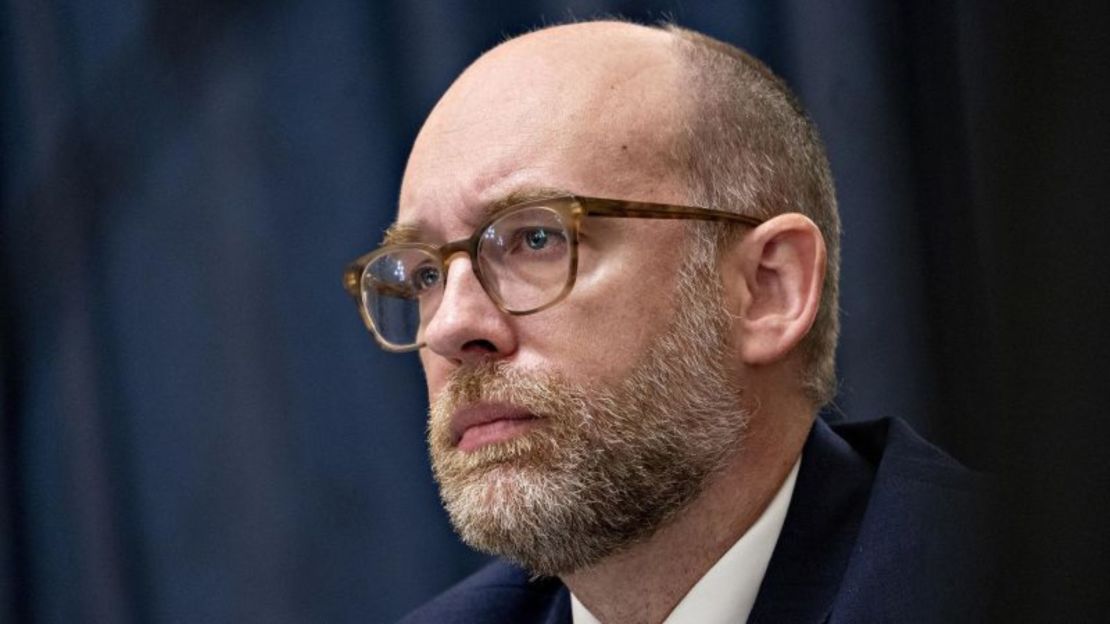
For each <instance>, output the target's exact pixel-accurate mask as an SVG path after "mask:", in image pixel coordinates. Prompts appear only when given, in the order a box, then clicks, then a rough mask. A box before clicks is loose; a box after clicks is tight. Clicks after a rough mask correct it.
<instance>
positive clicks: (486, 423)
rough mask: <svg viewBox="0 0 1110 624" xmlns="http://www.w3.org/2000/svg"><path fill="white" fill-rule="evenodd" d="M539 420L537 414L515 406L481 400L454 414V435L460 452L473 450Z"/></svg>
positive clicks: (500, 439)
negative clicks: (481, 401) (482, 401)
mask: <svg viewBox="0 0 1110 624" xmlns="http://www.w3.org/2000/svg"><path fill="white" fill-rule="evenodd" d="M538 420H539V418H538V417H537V416H536V415H535V414H533V413H531V412H529V411H528V410H526V409H522V408H519V407H516V406H514V405H507V404H504V403H477V404H474V405H470V406H467V407H464V408H462V409H460V410H459V411H457V412H455V414H454V415H453V416H452V417H451V438H452V442H454V443H455V446H456V447H457V448H458V449H459V450H460V451H464V452H465V451H472V450H475V449H477V448H480V447H482V446H485V445H487V444H492V443H494V442H500V441H503V440H507V439H509V438H512V437H514V436H516V435H519V434H521V433H523V432H524V431H526V430H527V429H528V428H530V427H532V426H533V425H535V423H536V422H537V421H538Z"/></svg>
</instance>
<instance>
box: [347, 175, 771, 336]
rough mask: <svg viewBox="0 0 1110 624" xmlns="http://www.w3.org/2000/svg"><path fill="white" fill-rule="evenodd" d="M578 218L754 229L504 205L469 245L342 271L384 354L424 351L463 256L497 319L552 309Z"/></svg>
mask: <svg viewBox="0 0 1110 624" xmlns="http://www.w3.org/2000/svg"><path fill="white" fill-rule="evenodd" d="M583 217H621V218H636V219H696V220H700V221H718V222H726V223H736V224H740V225H745V226H748V227H755V226H757V225H759V224H760V223H762V222H763V220H762V219H758V218H756V217H749V216H746V215H739V214H734V213H731V212H723V211H720V210H710V209H707V208H695V207H692V206H672V205H668V204H653V203H647V202H633V201H623V200H618V199H600V198H597V197H578V196H574V195H564V196H560V197H551V198H547V199H538V200H532V201H526V202H523V203H519V204H515V205H512V206H509V207H508V208H506V209H504V210H501V211H499V212H497V213H496V214H494V215H493V216H491V217H490V218H489V219H487V220H486V221H485V222H484V223H483V224H482V225H480V226H478V228H477V229H476V230H475V231H474V234H473V235H472V236H471V237H470V238H466V239H462V240H457V241H451V242H449V243H445V244H443V245H429V244H425V243H399V244H393V245H384V246H382V247H379V248H378V249H376V250H375V251H372V252H370V253H368V254H366V255H365V256H362V257H360V258H359V259H357V260H355V261H354V262H352V263H351V264H349V265H348V266H347V268H346V270H345V271H344V272H343V286H344V288H345V289H346V290H347V292H348V293H349V294H350V295H351V296H352V297H354V299H355V301H356V302H357V303H358V306H359V313H360V314H361V315H362V320H363V322H364V323H366V327H367V328H368V329H369V330H370V332H371V333H372V334H373V335H374V338H376V339H377V341H378V343H379V344H380V345H381V346H382V348H384V349H385V350H387V351H393V352H398V353H400V352H404V351H413V350H416V349H419V348H421V347H423V346H424V329H425V328H426V327H427V324H428V321H430V320H431V318H432V316H434V315H435V312H436V310H437V309H438V308H439V303H440V300H441V299H442V297H443V288H444V283H445V280H446V277H447V266H448V262H449V261H450V260H451V258H453V257H454V256H455V255H457V254H466V255H467V256H468V257H469V258H470V266H471V267H473V269H474V275H475V276H476V277H477V278H478V283H479V284H481V285H482V288H483V289H484V290H485V292H486V294H487V295H489V298H490V299H491V300H492V301H493V302H494V304H496V305H497V307H498V308H499V309H501V310H502V311H503V312H506V313H508V314H513V315H524V314H533V313H535V312H539V311H541V310H546V309H547V308H549V307H551V306H553V305H555V304H556V303H558V302H559V301H561V300H562V299H563V298H564V297H566V296H567V294H568V293H569V292H570V290H571V288H573V287H574V280H575V277H576V275H577V273H578V227H579V223H580V222H581V220H582V218H583Z"/></svg>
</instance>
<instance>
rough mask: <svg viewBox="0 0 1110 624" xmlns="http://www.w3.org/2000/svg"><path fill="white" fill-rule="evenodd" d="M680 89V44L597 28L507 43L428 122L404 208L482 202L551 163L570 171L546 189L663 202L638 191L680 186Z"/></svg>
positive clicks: (554, 31)
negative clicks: (527, 170)
mask: <svg viewBox="0 0 1110 624" xmlns="http://www.w3.org/2000/svg"><path fill="white" fill-rule="evenodd" d="M682 81H683V72H682V67H681V63H680V60H679V58H678V56H677V55H676V53H675V49H674V45H673V35H671V34H670V33H668V32H666V31H663V30H659V29H655V28H648V27H644V26H638V25H634V24H627V23H622V22H590V23H582V24H571V25H565V26H557V27H552V28H548V29H545V30H540V31H536V32H532V33H529V34H526V35H523V36H520V37H517V38H515V39H512V40H510V41H507V42H505V43H503V44H501V45H499V46H497V47H496V48H494V49H493V50H490V51H489V52H487V53H486V54H484V55H483V56H482V57H481V58H479V59H478V60H477V61H475V62H474V64H472V65H471V66H470V67H469V68H468V69H467V70H466V71H465V72H464V73H463V74H462V75H461V76H460V77H459V78H458V79H457V80H456V81H455V83H454V84H453V85H451V88H450V89H448V91H447V93H446V94H444V96H443V98H442V99H441V100H440V102H439V103H438V104H437V105H436V107H435V109H434V110H433V111H432V113H431V115H430V116H429V117H428V120H427V122H426V123H425V125H424V127H423V129H422V130H421V132H420V135H419V137H418V138H417V141H416V143H415V145H414V147H413V151H412V154H411V156H410V160H409V164H408V168H407V170H406V174H405V180H404V184H403V187H402V198H401V200H402V207H404V206H405V205H406V204H411V203H421V202H427V201H432V202H442V201H452V202H464V203H471V202H475V201H482V200H484V199H486V198H488V196H489V195H490V194H491V193H496V192H498V191H499V190H500V189H498V188H493V189H491V188H490V187H491V186H493V187H496V186H498V184H499V181H502V182H503V181H504V180H505V178H507V177H513V176H514V175H519V171H518V170H519V169H520V167H521V165H522V164H523V165H525V166H529V165H530V166H533V167H535V166H547V165H553V164H554V163H553V161H554V160H560V161H561V162H563V163H564V164H568V165H570V166H569V167H567V168H565V169H564V170H563V172H562V173H559V174H557V175H554V176H553V177H548V178H547V179H546V180H544V181H543V182H542V183H543V184H544V185H546V186H556V187H559V188H567V189H573V190H575V191H576V192H579V193H583V194H587V193H589V194H595V195H601V196H637V195H639V196H644V194H645V193H647V192H652V191H655V190H658V189H655V188H640V187H642V185H643V184H644V182H645V180H651V181H652V185H653V186H657V185H658V184H668V185H672V186H673V185H675V182H676V180H675V178H676V176H675V175H673V169H674V168H673V167H672V166H670V165H671V164H672V163H670V162H669V160H670V156H671V155H672V153H673V149H672V145H673V144H674V140H675V135H676V133H677V132H678V131H679V129H680V128H681V127H682V126H683V124H684V123H685V120H686V118H687V115H688V111H689V105H688V103H687V101H686V100H684V99H683V98H682V97H680V95H681V93H682V91H683V89H682ZM459 165H465V166H463V167H460V166H459ZM545 171H547V172H548V173H555V172H553V171H552V170H550V169H545ZM445 175H446V176H449V177H450V178H451V179H449V180H444V179H443V177H444V176H445ZM437 179H438V180H439V181H440V182H442V184H440V183H436V182H432V184H431V185H430V186H429V184H428V181H429V180H433V181H434V180H437ZM513 183H515V181H514V182H510V185H511V184H513ZM675 199H679V198H675Z"/></svg>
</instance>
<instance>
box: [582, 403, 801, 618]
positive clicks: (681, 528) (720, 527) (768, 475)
mask: <svg viewBox="0 0 1110 624" xmlns="http://www.w3.org/2000/svg"><path fill="white" fill-rule="evenodd" d="M762 416H763V417H762V418H758V420H759V421H760V422H755V421H756V418H753V423H752V426H751V427H750V429H749V432H748V436H747V437H746V438H745V442H744V448H743V449H741V450H739V451H738V452H737V453H735V454H734V455H733V457H732V458H731V459H730V461H729V462H728V463H727V464H726V466H725V468H724V469H723V470H721V471H719V472H718V473H716V474H715V475H713V476H712V477H711V478H710V479H709V481H708V482H707V483H706V487H705V489H704V490H703V491H702V492H701V494H699V495H698V497H697V498H695V499H694V500H693V501H692V502H691V503H690V505H689V506H688V507H687V508H686V509H684V510H683V511H682V512H681V513H680V514H678V515H677V516H676V517H674V518H673V519H671V520H670V521H669V522H668V523H667V524H665V525H664V526H662V527H660V528H659V530H658V531H656V532H655V533H654V534H653V535H652V536H651V537H650V538H649V539H647V540H645V541H643V542H640V543H638V544H635V545H633V546H631V547H629V548H627V549H625V550H623V551H621V552H619V553H617V554H614V555H612V556H610V557H608V558H606V559H604V560H602V561H600V562H599V563H597V564H595V565H593V566H591V567H589V568H584V569H581V570H577V571H575V572H573V573H570V574H566V575H564V576H563V577H562V580H563V582H564V583H566V585H567V587H569V588H570V590H571V591H572V592H574V595H575V596H576V597H577V598H578V599H579V600H580V601H582V604H583V605H585V607H586V608H587V609H589V611H590V613H592V614H594V616H596V617H597V618H598V619H599V620H600V621H602V622H635V623H643V624H651V623H655V622H662V621H663V620H664V619H665V618H666V617H667V615H668V614H669V613H670V612H671V611H672V610H673V609H674V608H675V606H676V605H677V604H678V603H679V602H680V601H681V600H682V598H683V597H684V596H685V595H686V594H687V593H688V592H689V591H690V588H692V587H693V586H694V585H695V584H696V583H697V582H698V580H699V579H700V578H701V577H702V576H704V575H705V573H706V572H707V571H708V570H709V569H710V568H711V567H713V564H715V563H716V562H717V560H718V559H720V558H721V556H722V555H723V554H724V553H725V552H726V551H727V550H728V549H729V548H730V547H732V545H733V544H735V543H736V541H737V540H739V539H740V538H741V537H742V536H743V535H744V533H746V532H747V530H748V529H749V528H750V527H751V526H752V525H753V524H755V522H756V520H758V519H759V517H760V515H762V514H763V511H764V510H765V509H766V507H767V505H768V504H769V503H770V501H771V499H772V498H773V497H774V495H775V493H776V492H778V490H779V488H780V487H781V485H782V483H783V481H784V480H785V479H786V476H787V475H788V474H789V472H790V470H791V468H793V466H794V463H795V462H796V461H797V458H798V454H799V453H800V452H801V447H802V444H803V443H804V442H805V438H806V435H807V434H808V433H809V428H810V425H811V424H812V417H810V416H808V415H807V416H805V417H804V418H793V419H778V418H777V416H776V417H773V418H770V419H768V418H767V413H766V412H764V413H763V415H762ZM770 421H774V422H773V423H771V422H770ZM769 425H773V426H769Z"/></svg>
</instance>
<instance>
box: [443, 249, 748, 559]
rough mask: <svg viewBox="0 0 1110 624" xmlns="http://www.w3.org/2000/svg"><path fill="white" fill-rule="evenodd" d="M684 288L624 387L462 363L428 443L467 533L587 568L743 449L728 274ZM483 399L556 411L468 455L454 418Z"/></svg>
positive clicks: (650, 528)
mask: <svg viewBox="0 0 1110 624" xmlns="http://www.w3.org/2000/svg"><path fill="white" fill-rule="evenodd" d="M679 284H680V285H679V287H678V288H677V289H676V290H677V293H676V312H675V316H674V319H673V321H672V323H671V325H670V327H669V328H668V329H667V330H666V331H665V332H664V333H663V334H661V335H660V336H659V337H658V338H656V339H655V340H654V341H653V342H652V344H651V345H650V347H649V348H648V349H647V350H646V353H645V354H644V356H643V357H642V358H641V361H640V362H638V363H637V364H636V365H635V366H634V367H633V370H632V372H631V373H630V374H629V375H628V376H627V377H626V378H624V379H623V380H621V381H619V382H617V383H614V384H608V385H603V384H599V383H575V382H571V381H569V380H567V379H565V378H563V377H561V376H558V375H554V374H549V373H537V372H521V371H517V370H513V369H511V368H509V367H507V366H505V365H504V364H503V363H496V362H494V363H485V364H481V365H477V366H473V367H468V368H463V369H459V370H457V371H455V373H454V374H453V375H452V377H451V379H450V380H449V381H448V383H447V384H446V386H445V388H444V390H443V392H441V393H440V395H439V396H438V397H436V399H435V400H434V402H433V404H432V407H431V410H430V418H429V426H428V445H429V450H430V454H431V458H432V469H433V472H434V474H435V478H436V480H437V481H438V482H439V486H440V497H441V498H442V500H443V503H444V506H445V507H446V509H447V512H448V515H449V516H450V518H451V522H452V524H453V525H454V527H455V530H456V531H457V532H458V534H459V536H460V537H461V538H462V540H463V541H464V542H466V543H467V544H469V545H470V546H471V547H473V548H475V549H477V550H480V551H483V552H486V553H489V554H493V555H498V556H501V557H505V558H507V559H509V560H512V561H514V562H516V563H518V564H520V565H521V566H523V567H525V568H526V569H528V570H530V571H531V572H532V573H534V574H539V575H560V574H567V573H570V572H573V571H576V570H580V569H582V568H586V567H589V566H591V565H594V564H596V563H597V562H599V561H601V560H602V559H605V558H606V557H609V556H611V555H613V554H615V553H617V552H619V551H621V550H623V549H626V548H628V547H629V546H631V545H633V544H635V543H638V542H641V541H643V540H646V539H647V538H649V537H650V536H651V535H653V534H654V533H655V532H656V531H657V530H658V529H659V528H660V527H661V526H663V525H664V524H665V523H666V522H667V521H668V520H669V519H670V518H672V517H673V516H674V515H675V514H677V513H678V512H679V511H681V510H682V509H684V508H685V507H686V506H687V505H688V504H689V503H690V502H691V501H692V500H693V499H694V498H696V497H697V496H698V494H700V493H701V492H702V491H703V489H704V487H705V484H706V482H707V480H708V479H709V477H710V476H711V475H712V474H713V473H715V472H716V471H718V470H720V469H721V468H722V467H723V466H724V464H725V463H726V461H728V460H729V459H730V458H731V457H732V456H733V455H734V454H735V453H736V452H738V450H739V447H740V444H741V441H742V438H743V434H744V432H745V430H746V427H747V423H748V418H749V413H748V412H747V411H746V410H745V409H744V408H743V407H742V406H741V403H740V396H739V390H738V389H737V384H736V382H735V377H734V375H733V374H732V373H731V372H730V369H729V367H728V366H727V364H726V363H727V362H728V356H727V353H728V350H729V349H728V345H729V340H728V337H727V333H726V328H727V327H728V326H729V319H728V316H727V313H726V312H725V311H724V309H723V307H722V305H721V300H722V299H721V293H720V287H719V281H718V280H717V279H716V277H715V275H713V274H712V273H711V272H710V271H708V270H706V269H697V268H689V269H687V270H686V271H684V274H683V275H682V276H681V277H680V279H679ZM477 401H489V402H500V403H510V404H513V405H517V406H520V407H523V408H525V409H527V410H529V411H530V412H532V413H533V414H535V415H537V416H538V417H540V418H541V419H542V420H541V422H539V423H537V426H535V427H532V428H531V429H530V430H529V431H527V432H526V433H524V434H523V435H519V436H517V437H514V438H512V439H510V440H507V441H505V442H500V443H494V444H489V445H486V446H483V447H481V448H478V449H475V450H473V451H471V452H469V453H462V452H460V451H458V450H457V449H455V448H454V445H453V442H452V439H451V434H450V429H449V422H450V416H451V415H452V414H453V413H454V412H455V411H456V410H457V409H459V408H461V407H463V406H466V405H468V404H471V403H474V402H477Z"/></svg>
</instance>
